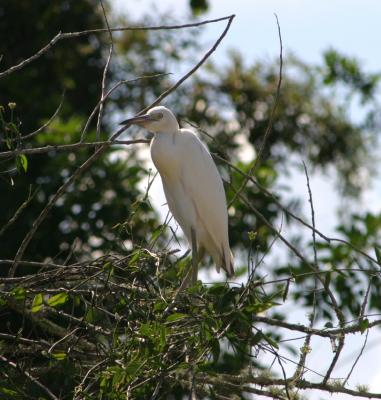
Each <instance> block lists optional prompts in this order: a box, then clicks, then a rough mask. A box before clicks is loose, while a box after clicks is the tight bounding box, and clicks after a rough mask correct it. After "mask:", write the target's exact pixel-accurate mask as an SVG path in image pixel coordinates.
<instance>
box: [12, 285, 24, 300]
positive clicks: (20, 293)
mask: <svg viewBox="0 0 381 400" xmlns="http://www.w3.org/2000/svg"><path fill="white" fill-rule="evenodd" d="M12 295H13V297H14V299H15V300H17V301H23V300H24V299H25V295H26V290H25V289H24V288H22V287H17V288H14V289H13V290H12Z"/></svg>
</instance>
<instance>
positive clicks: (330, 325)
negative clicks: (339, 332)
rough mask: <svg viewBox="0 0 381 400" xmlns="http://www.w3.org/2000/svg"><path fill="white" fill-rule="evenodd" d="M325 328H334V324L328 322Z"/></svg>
mask: <svg viewBox="0 0 381 400" xmlns="http://www.w3.org/2000/svg"><path fill="white" fill-rule="evenodd" d="M324 327H325V328H333V324H332V322H329V321H328V322H326V323H325V324H324Z"/></svg>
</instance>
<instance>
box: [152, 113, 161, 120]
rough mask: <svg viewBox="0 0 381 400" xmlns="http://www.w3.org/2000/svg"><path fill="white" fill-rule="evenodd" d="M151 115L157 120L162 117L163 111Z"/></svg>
mask: <svg viewBox="0 0 381 400" xmlns="http://www.w3.org/2000/svg"><path fill="white" fill-rule="evenodd" d="M153 117H154V119H155V120H156V121H159V120H161V119H162V118H163V113H155V114H154V116H153Z"/></svg>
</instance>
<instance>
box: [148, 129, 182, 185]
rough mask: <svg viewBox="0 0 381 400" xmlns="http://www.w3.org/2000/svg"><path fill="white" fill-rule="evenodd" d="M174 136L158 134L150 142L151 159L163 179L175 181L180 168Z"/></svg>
mask: <svg viewBox="0 0 381 400" xmlns="http://www.w3.org/2000/svg"><path fill="white" fill-rule="evenodd" d="M176 136H177V135H176V134H160V135H157V136H155V137H154V138H153V139H152V142H151V158H152V161H153V163H154V165H155V167H156V169H157V170H158V171H159V173H160V175H161V177H162V178H164V179H167V180H168V179H169V180H172V179H176V177H177V175H178V173H179V171H180V169H181V166H180V165H179V153H180V151H179V150H180V149H179V148H178V146H177V145H176V143H177V140H176V139H177V138H176Z"/></svg>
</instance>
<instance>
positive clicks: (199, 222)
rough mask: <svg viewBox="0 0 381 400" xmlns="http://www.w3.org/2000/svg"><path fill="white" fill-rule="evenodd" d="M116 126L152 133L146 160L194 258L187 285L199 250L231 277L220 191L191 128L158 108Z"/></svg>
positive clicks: (219, 181)
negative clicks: (154, 172) (180, 125)
mask: <svg viewBox="0 0 381 400" xmlns="http://www.w3.org/2000/svg"><path fill="white" fill-rule="evenodd" d="M122 124H136V125H139V126H142V127H144V128H146V129H147V130H148V131H150V132H152V133H154V138H153V139H152V141H151V158H152V161H153V163H154V165H155V167H156V168H157V170H158V171H159V174H160V176H161V180H162V183H163V189H164V193H165V197H166V199H167V203H168V207H169V210H170V211H171V213H172V214H173V216H174V218H175V219H176V221H177V222H178V224H179V225H180V227H181V229H182V230H183V232H184V234H185V236H186V238H187V239H188V242H189V244H190V246H191V248H192V252H193V257H192V259H195V262H196V264H193V276H192V281H193V283H195V282H196V281H197V264H198V262H199V261H200V260H201V257H202V256H203V254H204V251H205V250H206V251H207V252H208V253H209V254H210V255H211V256H212V258H213V260H214V262H215V264H216V269H217V272H220V269H221V268H222V269H224V270H225V271H226V273H227V275H228V276H232V275H233V274H234V268H233V255H232V253H231V251H230V246H229V235H228V213H227V207H226V198H225V191H224V186H223V183H222V179H221V176H220V174H219V172H218V170H217V167H216V165H215V163H214V161H213V159H212V156H211V155H210V153H209V151H208V149H207V148H206V146H205V145H204V144H203V143H202V142H201V141H200V139H199V138H198V137H197V136H196V135H195V134H194V133H193V132H192V131H190V130H188V129H180V127H179V124H178V122H177V120H176V117H175V116H174V115H173V113H172V112H171V111H170V110H169V109H168V108H166V107H163V106H159V107H154V108H152V109H151V110H149V111H148V113H147V114H144V115H139V116H136V117H133V118H130V119H127V120H125V121H123V122H122ZM195 253H196V254H195Z"/></svg>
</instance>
